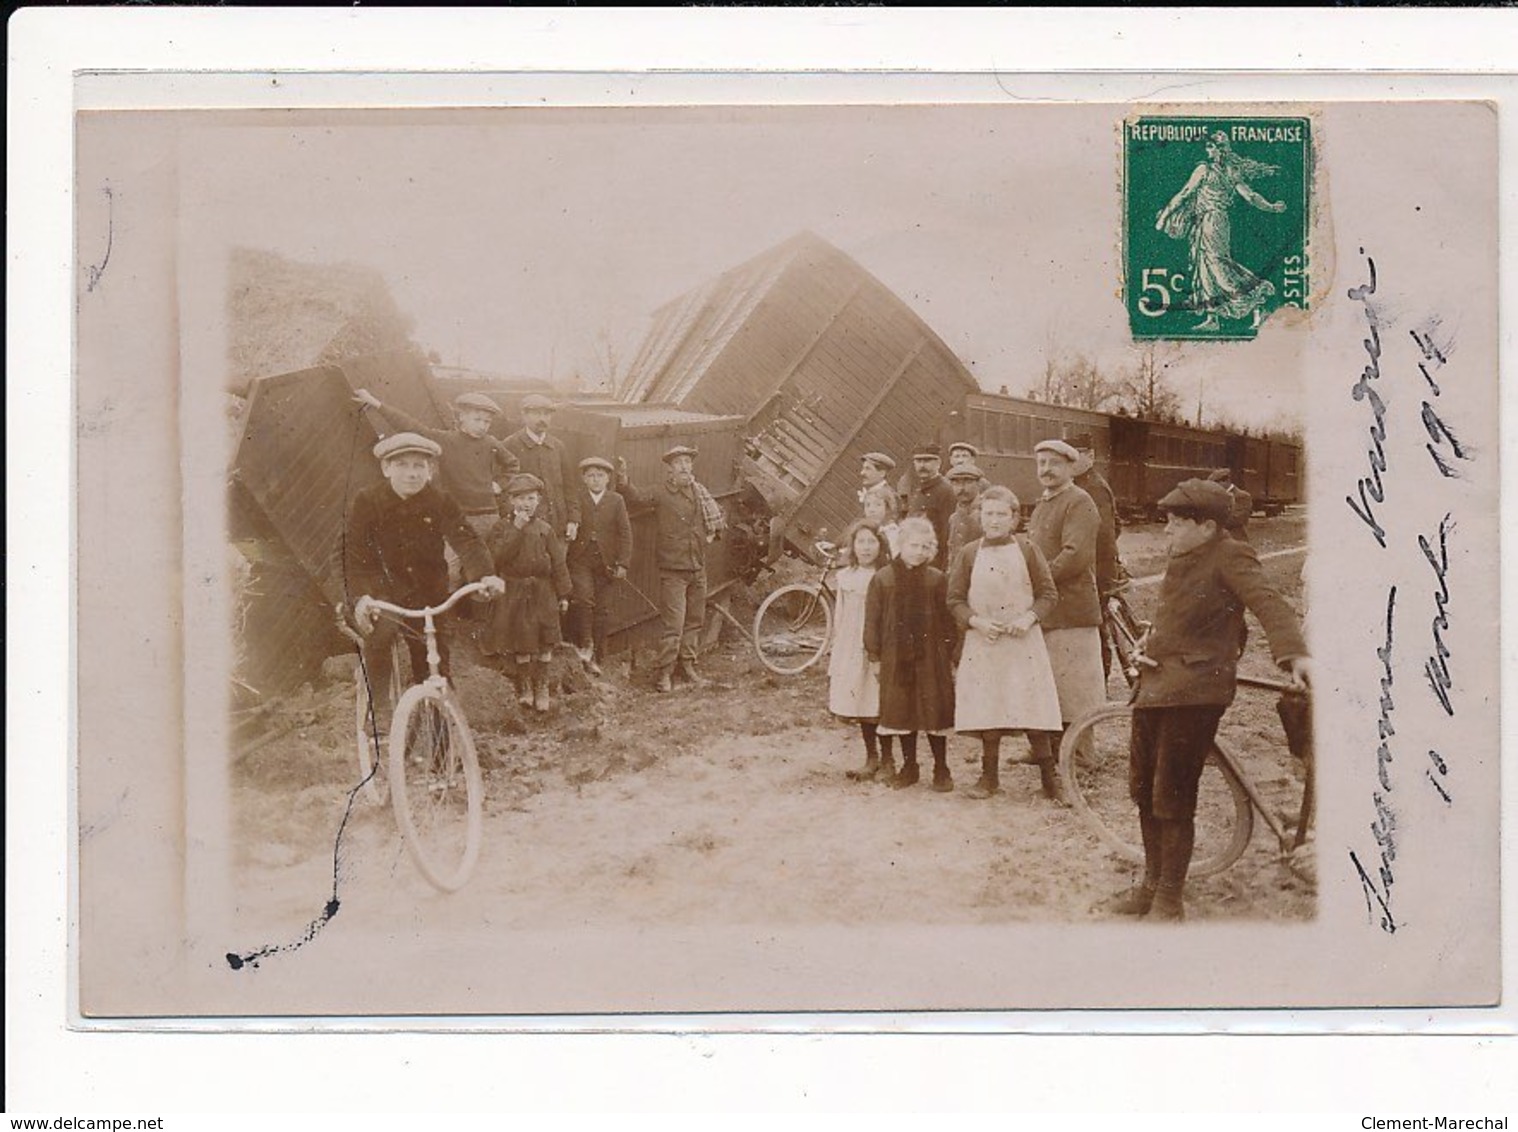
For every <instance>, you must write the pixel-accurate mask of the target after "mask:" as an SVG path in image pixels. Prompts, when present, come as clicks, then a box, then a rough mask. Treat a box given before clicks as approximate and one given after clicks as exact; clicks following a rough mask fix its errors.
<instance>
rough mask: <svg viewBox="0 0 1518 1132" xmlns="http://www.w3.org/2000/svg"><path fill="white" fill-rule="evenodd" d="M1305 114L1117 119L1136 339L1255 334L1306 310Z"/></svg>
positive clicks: (1127, 295) (1127, 281)
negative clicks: (1284, 311)
mask: <svg viewBox="0 0 1518 1132" xmlns="http://www.w3.org/2000/svg"><path fill="white" fill-rule="evenodd" d="M1311 165H1312V144H1311V131H1310V123H1309V121H1308V120H1307V119H1306V118H1199V117H1182V118H1147V117H1145V118H1134V119H1130V120H1129V121H1127V122H1125V123H1124V125H1123V223H1124V232H1125V236H1126V239H1125V244H1126V248H1125V255H1124V279H1123V293H1124V299H1125V302H1126V303H1127V306H1128V323H1129V326H1130V327H1131V329H1132V332H1133V337H1134V338H1135V339H1149V338H1189V339H1199V338H1200V339H1227V338H1246V339H1247V338H1253V337H1254V336H1255V334H1256V332H1257V331H1258V330H1259V327H1260V324H1261V323H1262V322H1263V321H1264V320H1265V319H1266V318H1267V317H1269V315H1270V313H1271V312H1272V311H1274V310H1276V309H1278V308H1279V307H1283V306H1289V307H1297V308H1298V309H1305V308H1306V306H1307V296H1308V274H1307V270H1308V259H1307V253H1308V246H1307V233H1308V212H1309V208H1310V200H1309V188H1308V186H1309V182H1310V178H1311Z"/></svg>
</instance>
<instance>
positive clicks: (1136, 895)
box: [1108, 480, 1310, 920]
mask: <svg viewBox="0 0 1518 1132" xmlns="http://www.w3.org/2000/svg"><path fill="white" fill-rule="evenodd" d="M1160 506H1161V507H1162V508H1164V509H1165V511H1166V512H1167V513H1168V516H1169V517H1168V519H1167V520H1166V523H1165V536H1166V538H1167V539H1168V540H1169V543H1170V560H1169V564H1168V565H1167V566H1166V567H1165V576H1164V579H1163V580H1162V581H1161V582H1160V599H1159V608H1158V610H1157V611H1156V613H1155V615H1154V625H1153V627H1152V628H1151V629H1150V630H1149V634H1148V636H1147V638H1146V639H1145V645H1144V651H1145V655H1146V659H1145V661H1144V663H1143V664H1141V666H1140V670H1139V672H1140V674H1139V681H1138V686H1137V687H1136V688H1135V689H1134V694H1133V731H1132V735H1131V737H1130V740H1129V785H1130V789H1131V793H1132V796H1133V801H1134V804H1135V805H1136V806H1137V807H1138V816H1139V828H1140V831H1141V833H1142V836H1143V841H1144V878H1143V881H1142V882H1141V883H1140V884H1139V885H1138V886H1137V887H1135V888H1134V889H1132V890H1130V891H1129V892H1127V893H1125V894H1123V895H1121V896H1119V897H1117V898H1115V899H1114V900H1113V901H1112V902H1110V903H1109V905H1108V910H1109V911H1113V912H1118V913H1123V914H1127V915H1140V916H1144V917H1146V918H1148V919H1153V920H1180V919H1184V917H1185V912H1184V901H1183V898H1182V894H1183V890H1184V888H1185V883H1186V871H1187V869H1188V868H1189V867H1190V865H1191V850H1192V843H1193V839H1194V833H1195V817H1196V803H1197V785H1198V783H1199V781H1200V780H1201V775H1202V764H1203V763H1204V762H1205V761H1206V759H1207V752H1208V750H1210V749H1211V747H1212V740H1213V736H1214V735H1216V733H1217V729H1218V721H1219V720H1220V719H1222V716H1223V712H1224V710H1225V709H1226V708H1227V707H1228V705H1229V704H1230V703H1232V702H1233V697H1234V692H1235V681H1236V677H1237V671H1238V663H1239V655H1240V653H1241V652H1242V651H1243V642H1244V610H1246V609H1248V610H1249V611H1250V612H1251V613H1253V614H1254V615H1255V616H1256V617H1257V618H1259V620H1260V624H1261V625H1263V626H1264V628H1265V636H1266V638H1267V639H1268V640H1269V642H1270V651H1271V655H1272V656H1273V657H1274V658H1275V661H1276V663H1277V664H1279V665H1280V666H1281V667H1283V668H1285V669H1287V670H1288V671H1289V672H1290V673H1291V677H1292V680H1293V682H1294V683H1296V684H1298V685H1304V686H1305V685H1306V684H1307V683H1308V682H1309V678H1310V669H1309V662H1308V659H1307V645H1306V642H1305V641H1304V640H1303V638H1302V628H1301V623H1300V621H1299V619H1298V617H1297V614H1296V611H1295V610H1293V609H1292V607H1291V604H1290V603H1289V602H1288V601H1287V600H1286V599H1285V598H1284V597H1282V596H1281V595H1280V593H1278V592H1277V591H1276V589H1275V588H1274V587H1273V586H1272V585H1271V584H1270V582H1269V580H1268V579H1267V578H1266V577H1265V571H1264V569H1263V567H1261V565H1260V559H1259V556H1258V555H1256V554H1255V551H1254V548H1253V547H1251V546H1250V545H1249V544H1248V543H1247V542H1243V541H1241V540H1239V539H1234V538H1229V537H1228V536H1227V535H1226V534H1225V533H1224V531H1223V525H1224V523H1226V522H1227V520H1228V516H1229V515H1230V514H1231V512H1232V501H1231V500H1230V499H1229V498H1228V493H1227V491H1225V490H1224V489H1223V488H1222V487H1221V486H1220V485H1218V484H1216V483H1211V482H1209V481H1206V480H1186V481H1184V482H1183V483H1181V484H1180V485H1179V486H1178V487H1176V489H1175V490H1174V491H1172V492H1170V493H1169V494H1168V495H1166V496H1165V497H1164V498H1163V499H1161V500H1160Z"/></svg>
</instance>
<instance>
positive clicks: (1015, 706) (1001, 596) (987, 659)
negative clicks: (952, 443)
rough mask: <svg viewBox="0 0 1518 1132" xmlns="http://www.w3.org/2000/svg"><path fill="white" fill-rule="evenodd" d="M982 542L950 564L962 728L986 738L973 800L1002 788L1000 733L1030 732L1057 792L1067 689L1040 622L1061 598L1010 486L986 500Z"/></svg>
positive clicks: (1047, 787)
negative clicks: (1056, 738) (959, 633)
mask: <svg viewBox="0 0 1518 1132" xmlns="http://www.w3.org/2000/svg"><path fill="white" fill-rule="evenodd" d="M980 509H981V525H982V526H983V527H984V528H985V535H984V537H982V538H979V539H975V540H973V541H971V542H970V543H969V544H968V545H967V546H966V547H965V548H964V550H962V551H961V552H960V553H959V555H958V556H957V557H956V558H955V559H954V563H953V565H952V566H951V567H950V568H949V610H950V612H952V613H953V614H954V620H955V621H957V622H958V623H959V626H960V628H961V629H963V630H964V632H965V642H964V649H963V652H962V653H961V655H960V659H959V670H958V672H957V673H956V674H955V679H954V729H955V730H956V731H959V732H962V733H964V734H969V735H979V736H980V741H981V759H980V781H979V782H977V783H976V784H975V785H974V786H973V787H971V788H970V790H969V795H970V797H972V798H989V797H991V796H992V795H993V794H996V793H998V792H999V791H1000V789H1001V771H1000V767H999V765H998V764H999V762H1000V758H1001V740H1002V736H1003V735H1005V734H1007V733H1008V732H1013V731H1022V732H1024V733H1026V734H1027V736H1028V741H1029V743H1030V744H1031V746H1032V747H1033V752H1034V761H1035V762H1037V763H1038V765H1039V769H1040V772H1041V774H1042V776H1043V790H1044V795H1045V796H1046V797H1050V798H1057V797H1058V784H1057V782H1056V779H1055V776H1054V775H1053V773H1052V771H1053V767H1054V750H1053V747H1052V745H1051V741H1050V740H1051V736H1052V735H1053V734H1057V733H1058V732H1059V724H1060V719H1059V693H1058V692H1057V691H1056V690H1055V687H1054V672H1053V670H1051V669H1050V667H1049V654H1048V652H1047V651H1046V650H1045V648H1044V638H1043V630H1042V628H1041V626H1040V623H1041V622H1042V621H1043V620H1044V619H1045V618H1047V617H1048V616H1049V615H1050V614H1051V613H1053V612H1054V609H1055V607H1056V606H1057V605H1058V604H1059V590H1058V589H1056V588H1055V585H1054V579H1053V577H1052V576H1050V574H1049V564H1048V563H1047V562H1045V561H1044V556H1043V554H1042V553H1040V552H1039V549H1038V547H1036V546H1034V545H1033V543H1032V542H1031V541H1030V540H1028V539H1026V538H1024V537H1022V536H1021V535H1018V534H1016V533H1015V532H1016V531H1017V522H1018V517H1019V513H1020V510H1021V505H1020V504H1019V502H1018V499H1017V496H1016V495H1014V494H1013V493H1012V492H1011V491H1009V490H1008V489H1007V488H1005V487H995V486H993V487H988V488H986V490H985V491H983V492H982V493H981V496H980Z"/></svg>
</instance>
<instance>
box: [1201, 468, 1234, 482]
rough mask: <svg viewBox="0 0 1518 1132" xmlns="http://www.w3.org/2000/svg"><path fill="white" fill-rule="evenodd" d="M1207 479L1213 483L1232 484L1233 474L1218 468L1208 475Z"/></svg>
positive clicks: (1225, 469)
mask: <svg viewBox="0 0 1518 1132" xmlns="http://www.w3.org/2000/svg"><path fill="white" fill-rule="evenodd" d="M1207 478H1208V479H1209V480H1211V481H1212V482H1213V483H1232V482H1233V473H1232V472H1231V471H1229V470H1228V469H1227V468H1218V469H1216V470H1215V471H1212V472H1210V473H1208V476H1207Z"/></svg>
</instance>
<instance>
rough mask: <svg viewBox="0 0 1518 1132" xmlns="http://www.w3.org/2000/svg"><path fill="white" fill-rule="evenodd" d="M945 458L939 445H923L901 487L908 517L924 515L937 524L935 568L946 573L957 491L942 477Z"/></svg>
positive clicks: (914, 451) (934, 529)
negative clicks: (951, 518) (955, 492)
mask: <svg viewBox="0 0 1518 1132" xmlns="http://www.w3.org/2000/svg"><path fill="white" fill-rule="evenodd" d="M942 468H943V456H942V454H941V453H940V451H939V448H938V445H936V444H919V445H918V446H917V447H916V448H915V449H913V451H912V470H911V471H910V472H908V473H907V474H906V475H904V476H902V478H901V482H900V483H899V484H898V485H897V491H898V492H899V494H900V496H901V507H902V511H903V513H904V514H905V515H907V516H912V515H921V516H923V517H924V518H926V519H927V520H928V522H930V523H932V524H933V534H934V536H935V537H936V538H937V539H938V556H937V557H936V558H935V559H934V560H933V565H934V566H935V567H936V568H937V569H939V570H944V569H947V567H948V561H949V516H950V515H952V514H954V507H955V504H956V502H957V501H956V500H955V498H954V489H953V488H951V487H950V486H949V481H948V480H946V479H944V478H943V476H942V475H941V474H940V472H941V470H942Z"/></svg>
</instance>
